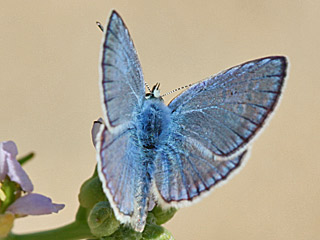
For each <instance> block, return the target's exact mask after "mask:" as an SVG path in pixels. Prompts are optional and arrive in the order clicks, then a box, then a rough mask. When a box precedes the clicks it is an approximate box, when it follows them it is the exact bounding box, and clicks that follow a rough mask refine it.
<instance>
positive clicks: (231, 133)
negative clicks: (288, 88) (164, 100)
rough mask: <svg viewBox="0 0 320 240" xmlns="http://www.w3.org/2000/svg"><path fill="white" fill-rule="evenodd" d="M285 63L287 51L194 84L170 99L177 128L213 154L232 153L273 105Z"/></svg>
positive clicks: (280, 85) (230, 154) (247, 140)
mask: <svg viewBox="0 0 320 240" xmlns="http://www.w3.org/2000/svg"><path fill="white" fill-rule="evenodd" d="M286 68H287V61H286V58H285V57H266V58H262V59H257V60H254V61H250V62H247V63H244V64H241V65H239V66H236V67H233V68H230V69H229V70H226V71H224V72H222V73H220V74H218V75H217V76H215V77H212V78H209V79H207V80H205V81H203V82H201V83H198V84H195V85H193V86H192V87H191V88H189V89H188V90H187V91H185V92H183V93H182V94H180V95H179V96H178V97H176V98H175V99H173V100H172V101H171V103H170V104H169V108H170V109H171V111H172V118H173V122H174V123H175V124H176V128H175V130H176V131H177V132H178V133H179V134H180V135H182V136H189V137H190V138H193V139H196V140H197V141H198V142H199V144H200V145H201V147H203V148H205V149H209V150H210V151H212V152H213V153H214V154H215V155H219V156H222V157H228V156H229V157H233V156H236V155H237V152H238V151H241V149H243V147H245V146H246V144H247V143H248V142H249V141H250V140H251V139H252V137H253V136H254V135H255V134H256V133H257V131H258V130H259V129H261V127H262V126H263V124H264V122H265V120H266V118H267V117H268V116H269V115H270V113H271V112H272V110H273V109H274V107H275V106H276V103H277V102H278V100H279V96H280V94H281V91H282V87H283V83H284V78H285V76H286Z"/></svg>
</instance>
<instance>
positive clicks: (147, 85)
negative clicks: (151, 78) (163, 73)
mask: <svg viewBox="0 0 320 240" xmlns="http://www.w3.org/2000/svg"><path fill="white" fill-rule="evenodd" d="M144 84H145V85H146V87H147V88H148V90H149V92H151V88H150V87H149V84H148V83H146V82H145V83H144Z"/></svg>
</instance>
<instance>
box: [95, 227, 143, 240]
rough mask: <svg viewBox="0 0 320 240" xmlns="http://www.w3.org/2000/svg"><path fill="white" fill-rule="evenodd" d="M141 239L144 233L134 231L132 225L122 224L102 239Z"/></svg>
mask: <svg viewBox="0 0 320 240" xmlns="http://www.w3.org/2000/svg"><path fill="white" fill-rule="evenodd" d="M132 239H134V240H141V239H142V233H141V232H136V231H134V230H133V229H132V228H131V227H128V226H125V225H121V226H120V228H119V229H118V230H117V231H116V232H115V233H114V234H112V235H111V236H108V237H103V238H101V240H132Z"/></svg>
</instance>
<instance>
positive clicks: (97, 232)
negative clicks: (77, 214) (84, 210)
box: [88, 201, 120, 237]
mask: <svg viewBox="0 0 320 240" xmlns="http://www.w3.org/2000/svg"><path fill="white" fill-rule="evenodd" d="M88 225H89V227H90V231H91V233H92V234H93V235H94V236H96V237H103V236H109V235H111V234H112V233H114V232H115V231H116V230H117V229H118V228H119V226H120V223H119V222H118V221H117V219H116V218H115V216H114V214H113V210H112V208H111V206H110V204H109V202H106V201H104V202H98V203H97V204H96V205H94V207H93V208H92V209H91V212H90V214H89V217H88Z"/></svg>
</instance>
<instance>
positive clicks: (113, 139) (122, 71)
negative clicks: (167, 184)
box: [95, 11, 149, 231]
mask: <svg viewBox="0 0 320 240" xmlns="http://www.w3.org/2000/svg"><path fill="white" fill-rule="evenodd" d="M101 70H102V72H101V76H102V79H101V81H100V86H101V90H102V106H103V110H104V112H105V124H106V126H104V125H103V124H102V126H101V127H100V130H99V132H98V134H97V138H95V140H96V142H97V143H96V148H97V161H98V173H99V177H100V180H101V182H102V187H103V190H104V192H105V193H106V195H107V197H108V199H109V202H110V204H111V206H112V208H113V210H114V213H115V216H116V218H117V219H118V220H119V221H120V222H121V223H131V225H132V226H133V228H135V230H137V231H142V230H143V228H144V225H145V220H146V213H145V212H146V211H147V207H148V206H147V204H148V194H149V192H148V189H147V188H146V187H145V185H146V184H148V183H147V182H146V180H145V177H146V174H145V172H143V169H141V167H140V165H139V163H140V160H141V159H142V156H141V149H140V147H139V145H138V144H137V139H136V138H134V137H132V136H135V135H136V133H135V131H136V130H135V128H134V127H133V122H132V118H133V115H134V114H135V112H136V111H137V108H139V106H141V105H142V101H143V99H144V97H145V89H144V80H143V76H142V71H141V67H140V63H139V60H138V57H137V54H136V51H135V49H134V45H133V42H132V40H131V38H130V36H129V32H128V30H127V28H126V26H125V24H124V23H123V20H122V19H121V18H120V16H119V15H118V14H117V13H116V12H115V11H113V12H112V14H111V17H110V20H109V24H108V26H107V31H106V35H105V40H104V42H103V47H102V60H101Z"/></svg>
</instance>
